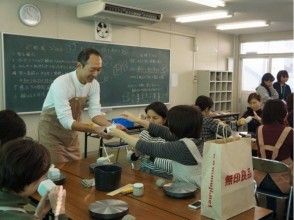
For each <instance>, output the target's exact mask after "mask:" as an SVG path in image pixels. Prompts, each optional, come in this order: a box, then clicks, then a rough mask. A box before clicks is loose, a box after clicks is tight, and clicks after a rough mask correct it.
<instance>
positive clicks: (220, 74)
mask: <svg viewBox="0 0 294 220" xmlns="http://www.w3.org/2000/svg"><path fill="white" fill-rule="evenodd" d="M221 80H222V73H221V72H216V81H221Z"/></svg>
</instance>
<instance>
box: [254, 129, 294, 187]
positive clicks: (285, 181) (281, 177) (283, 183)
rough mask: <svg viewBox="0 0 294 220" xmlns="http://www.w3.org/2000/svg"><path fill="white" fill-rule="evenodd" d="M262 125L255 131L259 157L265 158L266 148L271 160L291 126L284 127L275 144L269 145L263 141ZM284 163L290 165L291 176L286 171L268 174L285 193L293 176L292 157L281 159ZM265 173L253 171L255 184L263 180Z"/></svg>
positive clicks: (276, 154)
mask: <svg viewBox="0 0 294 220" xmlns="http://www.w3.org/2000/svg"><path fill="white" fill-rule="evenodd" d="M262 128H263V125H262V126H259V127H258V131H257V135H258V144H259V148H260V154H261V158H266V152H265V151H266V150H267V151H272V157H271V160H275V159H276V158H277V156H278V154H279V150H280V148H281V147H282V145H283V143H284V142H285V140H286V138H287V136H288V134H289V132H290V131H291V130H292V128H290V127H286V128H284V130H283V131H282V133H281V135H280V137H279V139H278V141H277V142H276V144H275V146H271V145H265V144H264V141H263V134H262ZM281 162H283V163H285V164H287V165H288V166H289V167H290V170H291V178H290V175H289V173H288V172H281V173H269V175H270V176H271V178H272V180H273V181H274V182H275V184H276V185H277V186H278V187H279V189H280V190H281V191H282V192H283V193H287V192H289V190H290V187H291V185H292V176H293V170H292V169H293V161H292V159H291V158H290V157H289V158H287V159H285V160H283V161H281ZM266 175H267V173H265V172H261V171H258V170H255V171H254V179H255V181H256V183H257V185H258V186H259V185H260V184H261V182H262V181H263V179H264V178H265V176H266Z"/></svg>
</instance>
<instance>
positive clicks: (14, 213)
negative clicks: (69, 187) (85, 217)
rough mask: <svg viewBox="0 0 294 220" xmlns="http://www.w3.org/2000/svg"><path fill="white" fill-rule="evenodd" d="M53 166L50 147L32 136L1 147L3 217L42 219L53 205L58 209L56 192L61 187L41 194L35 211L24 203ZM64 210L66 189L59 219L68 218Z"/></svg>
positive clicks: (0, 208)
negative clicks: (30, 211) (31, 210)
mask: <svg viewBox="0 0 294 220" xmlns="http://www.w3.org/2000/svg"><path fill="white" fill-rule="evenodd" d="M49 166H50V155H49V152H48V150H46V148H45V147H43V146H42V145H41V144H39V143H37V142H36V141H33V140H32V139H29V138H24V139H23V138H17V139H14V140H11V141H9V142H7V143H6V144H5V145H3V146H2V147H1V149H0V219H21V220H29V219H32V220H33V219H34V220H35V219H43V218H44V217H45V215H46V214H47V212H48V211H49V210H50V209H51V208H52V211H53V213H56V211H57V212H58V210H56V207H57V195H58V193H59V191H60V186H57V187H55V188H54V189H53V190H51V192H50V193H49V194H47V195H46V196H44V197H42V198H41V200H40V202H39V204H38V206H37V208H36V211H35V214H29V213H28V212H27V210H26V209H25V207H24V206H25V205H27V204H28V203H29V199H28V197H29V196H31V195H33V194H34V193H35V192H36V191H37V188H38V185H39V184H40V182H41V181H42V180H44V178H45V177H46V173H47V171H48V169H49ZM48 199H49V200H48ZM64 213H65V190H62V191H61V200H60V211H59V214H60V215H59V218H58V219H67V218H66V216H65V215H64Z"/></svg>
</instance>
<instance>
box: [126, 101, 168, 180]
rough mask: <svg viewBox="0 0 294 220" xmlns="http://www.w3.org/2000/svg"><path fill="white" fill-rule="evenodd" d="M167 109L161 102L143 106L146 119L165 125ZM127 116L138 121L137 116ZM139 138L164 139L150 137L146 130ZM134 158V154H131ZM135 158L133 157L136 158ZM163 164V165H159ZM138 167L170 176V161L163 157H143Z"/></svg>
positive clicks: (149, 139)
mask: <svg viewBox="0 0 294 220" xmlns="http://www.w3.org/2000/svg"><path fill="white" fill-rule="evenodd" d="M167 112H168V109H167V107H166V105H165V104H164V103H162V102H153V103H151V104H150V105H148V106H147V107H146V108H145V113H146V120H148V121H149V122H152V123H155V124H158V125H164V126H166V125H167V123H166V122H167V121H166V117H167ZM128 115H129V117H132V118H131V120H132V121H134V122H136V123H137V122H140V120H138V118H137V117H135V116H133V115H131V114H128ZM139 137H140V139H142V140H144V141H148V142H165V140H164V139H162V138H160V137H152V136H151V135H150V134H149V132H148V131H147V130H143V131H142V132H141V133H140V134H139ZM133 158H134V156H133ZM136 159H137V158H134V160H136ZM155 163H156V164H159V165H160V168H162V169H160V168H159V167H155ZM161 165H164V166H161ZM140 169H141V170H142V171H146V172H150V173H152V174H155V175H158V176H162V177H171V175H172V174H171V161H170V160H166V159H163V158H153V157H150V158H149V159H148V158H146V157H145V158H143V160H142V162H141V167H140Z"/></svg>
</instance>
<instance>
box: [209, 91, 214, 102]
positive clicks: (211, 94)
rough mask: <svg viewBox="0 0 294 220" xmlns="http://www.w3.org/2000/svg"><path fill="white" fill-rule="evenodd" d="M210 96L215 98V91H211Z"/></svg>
mask: <svg viewBox="0 0 294 220" xmlns="http://www.w3.org/2000/svg"><path fill="white" fill-rule="evenodd" d="M209 97H210V98H211V99H212V100H215V93H213V92H211V93H209Z"/></svg>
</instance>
